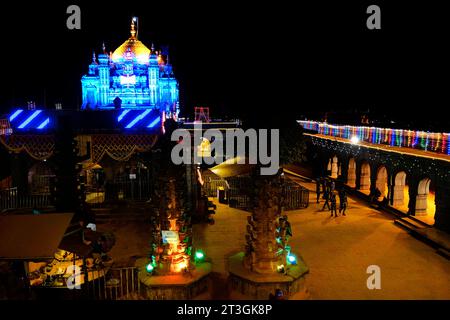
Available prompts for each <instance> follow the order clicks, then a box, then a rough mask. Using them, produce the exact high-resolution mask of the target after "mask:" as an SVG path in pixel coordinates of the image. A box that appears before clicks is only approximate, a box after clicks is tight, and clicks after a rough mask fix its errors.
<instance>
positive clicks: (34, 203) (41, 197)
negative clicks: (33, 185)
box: [0, 188, 51, 211]
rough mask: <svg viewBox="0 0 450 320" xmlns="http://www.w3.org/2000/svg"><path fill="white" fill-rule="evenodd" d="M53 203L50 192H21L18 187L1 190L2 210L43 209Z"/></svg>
mask: <svg viewBox="0 0 450 320" xmlns="http://www.w3.org/2000/svg"><path fill="white" fill-rule="evenodd" d="M50 205H51V201H50V195H49V194H29V195H27V194H25V195H24V194H20V193H19V191H18V190H17V188H9V189H6V190H1V191H0V210H1V211H3V210H8V209H31V208H36V209H42V208H46V207H49V206H50Z"/></svg>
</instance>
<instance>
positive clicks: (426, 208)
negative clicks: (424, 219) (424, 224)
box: [415, 178, 436, 219]
mask: <svg viewBox="0 0 450 320" xmlns="http://www.w3.org/2000/svg"><path fill="white" fill-rule="evenodd" d="M435 212H436V203H435V194H434V190H433V189H432V181H431V179H430V178H423V179H422V180H420V181H419V185H418V187H417V196H416V208H415V215H416V216H429V217H430V219H434V214H435Z"/></svg>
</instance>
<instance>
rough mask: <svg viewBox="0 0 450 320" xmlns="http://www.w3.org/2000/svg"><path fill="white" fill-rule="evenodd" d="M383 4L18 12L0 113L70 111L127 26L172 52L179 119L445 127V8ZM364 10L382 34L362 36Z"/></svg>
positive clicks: (95, 4)
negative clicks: (334, 114) (370, 10)
mask: <svg viewBox="0 0 450 320" xmlns="http://www.w3.org/2000/svg"><path fill="white" fill-rule="evenodd" d="M311 2H312V1H311ZM392 2H394V1H389V3H385V2H379V1H371V2H358V3H357V2H356V1H329V3H327V2H321V1H314V2H313V3H314V4H306V3H304V2H303V1H286V2H285V1H255V2H246V4H245V5H243V4H242V3H243V1H207V2H198V1H183V2H181V1H180V2H179V3H178V2H171V1H150V0H148V1H143V2H142V4H140V2H138V1H137V2H133V1H122V2H117V3H116V2H110V1H76V0H73V1H70V2H66V1H52V2H50V1H33V2H31V1H30V3H29V4H27V2H22V1H21V2H19V1H17V2H16V3H13V4H12V5H11V6H10V5H8V8H7V9H5V10H2V11H3V12H2V13H3V15H2V19H0V28H1V29H0V30H1V35H2V36H1V39H2V41H3V45H2V46H1V47H2V50H1V59H2V60H1V61H2V73H3V79H4V80H3V81H2V83H3V85H2V86H1V88H0V107H1V109H2V110H1V111H6V110H8V109H9V108H11V107H13V106H19V105H23V104H25V105H26V101H28V100H34V101H36V103H37V105H38V106H40V105H44V103H45V104H46V105H47V107H53V106H54V102H56V101H61V102H63V105H64V107H68V108H76V107H77V105H78V104H79V103H80V96H81V88H80V77H81V75H82V74H84V73H86V72H87V68H88V64H89V63H90V61H91V56H92V51H93V50H95V51H96V52H97V53H98V52H100V50H101V44H102V41H105V43H106V46H107V50H108V51H113V50H114V49H115V48H116V47H118V46H119V45H120V44H121V43H122V42H123V41H125V40H126V39H127V38H128V36H129V24H130V18H131V16H133V15H136V16H139V24H140V25H139V27H140V30H139V39H140V40H141V41H143V42H144V43H145V44H146V45H147V46H150V45H151V43H152V42H154V43H155V45H156V46H157V47H158V46H159V45H168V46H169V50H170V52H171V54H170V60H171V62H172V64H173V66H174V71H175V73H176V76H177V78H178V79H179V82H180V94H181V102H182V111H183V113H185V114H190V113H192V110H193V107H194V106H200V105H203V106H209V107H210V108H211V113H212V115H213V116H214V115H215V116H220V115H222V114H224V113H227V114H229V115H237V116H240V117H243V118H244V119H251V118H253V119H255V118H256V117H258V118H272V117H274V116H276V117H278V118H280V117H288V118H296V117H299V116H300V115H303V114H305V113H307V112H310V111H311V110H314V111H327V110H328V111H338V112H342V111H345V110H347V111H348V110H367V109H370V111H371V112H372V113H376V114H379V115H380V116H382V115H384V114H388V116H389V117H396V118H404V119H409V120H410V121H414V124H415V125H416V124H417V126H420V125H429V124H430V123H431V124H434V123H438V122H440V123H441V124H442V123H444V125H448V122H449V121H447V120H446V118H445V117H443V116H442V112H444V111H445V110H446V109H448V107H449V97H448V92H449V89H448V88H449V81H448V77H449V57H450V55H449V49H448V47H449V45H448V27H447V26H446V21H448V19H447V18H446V16H445V14H446V11H445V10H444V8H442V7H440V3H442V1H440V2H438V1H435V3H434V4H433V3H432V2H430V1H422V2H421V3H420V2H418V3H411V2H410V1H395V3H396V5H395V6H394V5H393V4H392ZM373 3H375V4H379V5H380V7H381V10H382V30H377V31H370V30H367V29H366V18H367V16H368V15H367V14H366V13H365V11H366V8H367V6H368V5H369V4H373ZM70 4H78V5H80V7H81V12H82V13H81V21H82V29H81V30H80V31H78V30H68V29H67V28H66V18H67V16H68V15H67V14H66V8H67V6H68V5H70ZM181 4H182V5H181ZM44 96H45V100H44ZM417 109H419V110H418V111H417Z"/></svg>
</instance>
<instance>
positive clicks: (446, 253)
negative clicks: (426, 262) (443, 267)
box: [436, 248, 450, 260]
mask: <svg viewBox="0 0 450 320" xmlns="http://www.w3.org/2000/svg"><path fill="white" fill-rule="evenodd" d="M436 252H437V253H438V254H440V255H441V256H443V257H444V258H446V259H448V260H450V251H448V250H447V249H445V248H439V249H437V251H436Z"/></svg>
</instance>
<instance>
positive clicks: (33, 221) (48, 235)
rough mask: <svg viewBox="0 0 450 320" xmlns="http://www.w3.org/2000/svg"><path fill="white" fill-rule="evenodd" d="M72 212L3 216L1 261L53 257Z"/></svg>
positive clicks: (0, 247)
mask: <svg viewBox="0 0 450 320" xmlns="http://www.w3.org/2000/svg"><path fill="white" fill-rule="evenodd" d="M72 218H73V213H52V214H39V215H9V216H1V217H0V260H1V259H10V260H31V259H35V260H37V259H51V258H53V257H54V254H55V252H56V251H57V249H58V246H59V244H60V242H61V240H62V238H63V237H64V234H65V232H66V230H67V228H68V227H69V224H70V221H71V220H72Z"/></svg>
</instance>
